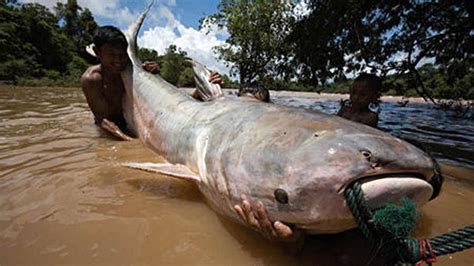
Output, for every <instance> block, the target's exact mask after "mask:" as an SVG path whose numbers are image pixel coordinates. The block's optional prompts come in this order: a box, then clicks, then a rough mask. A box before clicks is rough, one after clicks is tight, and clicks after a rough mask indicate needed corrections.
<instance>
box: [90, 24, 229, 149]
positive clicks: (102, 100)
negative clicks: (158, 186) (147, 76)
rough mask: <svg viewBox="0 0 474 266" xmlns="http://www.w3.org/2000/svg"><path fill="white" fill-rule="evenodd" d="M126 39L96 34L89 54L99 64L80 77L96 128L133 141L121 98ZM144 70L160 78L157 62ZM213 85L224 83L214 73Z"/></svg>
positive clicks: (113, 31)
mask: <svg viewBox="0 0 474 266" xmlns="http://www.w3.org/2000/svg"><path fill="white" fill-rule="evenodd" d="M127 46H128V43H127V40H126V38H125V35H124V34H123V33H122V32H121V31H120V30H119V29H117V28H116V27H114V26H103V27H100V28H98V29H97V31H96V32H95V34H94V43H93V45H90V46H88V47H87V48H86V50H87V51H88V52H89V54H91V55H92V56H94V57H97V59H98V60H99V61H100V64H98V65H94V66H91V67H89V68H88V69H87V70H86V71H85V72H84V74H83V75H82V77H81V85H82V90H83V92H84V95H85V96H86V99H87V103H88V105H89V108H90V109H91V111H92V113H93V114H94V120H95V123H96V125H98V126H100V127H101V128H102V129H104V130H105V131H107V132H109V133H111V134H112V135H113V136H115V137H117V138H119V139H121V140H132V137H133V136H132V135H131V132H130V131H129V129H128V128H127V124H126V122H125V118H124V117H123V114H122V97H123V95H124V93H125V88H124V84H123V82H122V78H121V76H120V72H122V71H123V70H124V69H125V68H126V67H127V65H128V64H130V60H129V58H128V55H127ZM143 69H144V70H146V71H148V72H150V73H152V74H158V73H159V72H160V66H159V65H158V64H157V63H156V62H149V61H147V62H145V63H143ZM210 81H211V82H213V83H221V78H220V75H219V74H217V73H213V75H212V76H211V78H210Z"/></svg>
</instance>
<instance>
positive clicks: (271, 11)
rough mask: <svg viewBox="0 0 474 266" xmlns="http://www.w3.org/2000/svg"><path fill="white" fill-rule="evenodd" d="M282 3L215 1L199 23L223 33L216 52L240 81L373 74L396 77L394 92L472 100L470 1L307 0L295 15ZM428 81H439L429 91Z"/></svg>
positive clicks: (318, 81)
mask: <svg viewBox="0 0 474 266" xmlns="http://www.w3.org/2000/svg"><path fill="white" fill-rule="evenodd" d="M287 2H288V1H250V0H249V1H238V0H235V1H232V0H222V1H221V2H220V5H219V11H218V13H216V14H214V15H212V16H210V17H208V18H206V19H203V20H202V21H203V22H207V23H209V22H210V24H214V25H218V26H220V27H225V28H226V29H227V30H228V32H229V34H230V37H229V38H228V40H227V41H226V45H225V46H221V47H218V48H217V51H218V52H219V54H220V59H223V60H226V61H227V62H228V64H230V65H232V64H233V65H234V70H236V71H235V73H239V74H240V79H241V82H242V83H248V82H252V81H254V80H257V81H259V82H264V83H267V84H268V83H271V81H272V80H273V81H274V82H275V81H277V82H279V83H280V84H282V82H281V79H283V81H288V80H291V81H295V80H296V81H298V82H299V83H300V84H310V85H313V86H321V85H324V84H326V83H328V82H334V81H336V82H339V81H344V80H347V77H348V76H349V77H350V76H354V75H357V74H358V73H359V72H375V73H377V74H379V75H381V76H382V77H389V76H390V78H388V80H390V81H393V82H396V81H397V80H398V79H402V80H403V82H399V85H400V84H403V85H405V86H406V87H403V88H398V92H399V93H400V94H403V93H404V92H405V91H407V90H409V89H415V90H416V92H417V93H418V94H419V95H421V96H423V97H425V98H428V99H431V100H432V101H433V102H436V103H438V101H435V100H434V98H437V97H449V98H450V99H457V97H459V99H460V98H464V99H466V97H471V98H469V99H472V93H470V91H472V87H473V84H472V80H471V78H470V77H472V71H473V60H474V59H473V47H474V36H473V35H472V31H473V30H474V27H473V25H474V22H473V20H474V16H473V10H474V4H473V3H474V2H472V1H468V0H446V1H368V0H363V1H359V0H357V1H356V0H312V1H307V3H308V8H309V13H308V14H307V15H305V16H303V17H297V18H296V17H295V16H292V15H288V12H289V10H290V9H291V8H292V6H293V5H291V4H286V3H287ZM203 24H204V25H206V23H203ZM426 63H432V64H431V67H432V68H433V71H431V72H430V71H428V72H427V69H428V68H429V67H428V66H427V67H425V68H420V67H422V66H423V65H424V64H426ZM435 73H436V75H435ZM434 76H437V78H438V79H439V78H440V77H443V82H437V83H436V86H433V79H434ZM279 80H280V81H279ZM283 84H287V85H288V86H289V84H290V83H289V82H286V83H284V82H283ZM441 86H442V88H441Z"/></svg>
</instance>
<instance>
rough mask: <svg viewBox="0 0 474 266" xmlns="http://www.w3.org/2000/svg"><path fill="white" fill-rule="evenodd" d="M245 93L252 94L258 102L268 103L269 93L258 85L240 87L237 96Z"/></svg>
mask: <svg viewBox="0 0 474 266" xmlns="http://www.w3.org/2000/svg"><path fill="white" fill-rule="evenodd" d="M245 93H250V94H252V95H253V96H254V97H255V98H257V99H258V100H260V101H264V102H267V103H268V102H270V93H269V92H268V90H267V89H265V88H264V87H262V86H258V85H253V86H242V87H240V88H239V92H238V93H237V96H239V97H240V96H242V95H244V94H245Z"/></svg>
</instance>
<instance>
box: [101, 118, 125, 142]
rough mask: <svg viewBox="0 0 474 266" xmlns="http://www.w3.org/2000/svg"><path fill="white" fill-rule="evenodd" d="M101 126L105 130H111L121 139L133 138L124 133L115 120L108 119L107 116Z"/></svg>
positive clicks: (111, 132) (110, 131)
mask: <svg viewBox="0 0 474 266" xmlns="http://www.w3.org/2000/svg"><path fill="white" fill-rule="evenodd" d="M100 127H102V128H103V129H104V130H105V131H107V132H109V133H110V134H112V135H114V136H116V137H117V138H119V139H121V140H127V141H129V140H133V138H132V137H130V136H128V135H127V134H125V133H123V131H122V130H121V129H120V128H119V127H118V126H117V125H116V124H115V123H114V122H112V121H110V120H108V119H107V118H104V119H102V122H101V123H100Z"/></svg>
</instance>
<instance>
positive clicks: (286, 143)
mask: <svg viewBox="0 0 474 266" xmlns="http://www.w3.org/2000/svg"><path fill="white" fill-rule="evenodd" d="M344 123H345V122H344ZM352 124H355V123H352ZM352 124H350V125H349V127H347V128H344V127H340V128H336V129H332V130H330V129H329V128H328V129H327V130H318V131H309V130H302V129H301V128H299V129H298V130H294V131H292V130H289V129H288V130H286V131H285V134H284V136H283V134H282V137H281V138H279V137H275V136H274V137H273V139H272V141H271V144H269V145H267V146H264V145H262V146H260V147H258V149H259V150H260V153H254V154H258V155H254V156H253V158H251V160H249V161H247V162H244V163H243V164H245V167H244V168H245V169H247V170H248V171H246V173H247V174H248V175H252V178H251V179H249V180H244V181H243V182H241V185H240V191H239V193H242V194H246V195H249V196H248V199H249V200H250V201H253V202H258V201H261V202H262V203H263V204H264V206H265V207H266V210H267V212H268V215H269V217H270V219H271V220H273V221H275V220H278V221H282V222H284V223H287V224H291V225H293V226H294V227H296V228H299V229H303V230H305V231H307V232H308V233H310V234H316V233H337V232H341V231H345V230H348V229H351V228H354V227H355V226H356V223H355V220H354V218H353V216H352V214H351V212H350V210H349V208H348V205H347V202H346V200H345V196H344V195H345V190H346V189H347V188H348V187H349V186H350V185H351V184H353V183H354V182H355V181H358V182H360V183H361V185H362V190H363V192H364V196H365V200H366V203H367V204H368V206H369V208H371V209H373V210H375V209H378V208H380V207H383V206H384V205H386V204H388V203H395V204H397V203H399V201H400V200H401V199H402V198H409V199H411V200H412V201H413V202H414V203H415V205H416V206H422V205H423V204H425V203H426V202H428V201H429V200H430V199H432V198H434V197H436V196H437V195H438V193H439V190H440V187H441V183H442V179H441V175H440V173H439V170H438V169H437V165H436V162H435V161H434V160H433V159H432V158H431V157H430V156H429V155H428V154H427V153H425V152H423V151H422V150H420V149H418V148H417V147H415V146H413V145H411V144H409V143H407V142H405V141H403V140H400V139H398V138H396V137H393V136H391V135H389V134H387V133H384V132H381V131H379V130H375V129H371V128H369V127H365V126H359V125H357V126H356V127H357V128H359V127H361V129H360V130H354V125H352ZM261 143H264V142H263V140H262V142H261ZM288 147H293V148H292V149H288ZM252 180H253V181H252ZM255 180H257V181H255Z"/></svg>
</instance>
